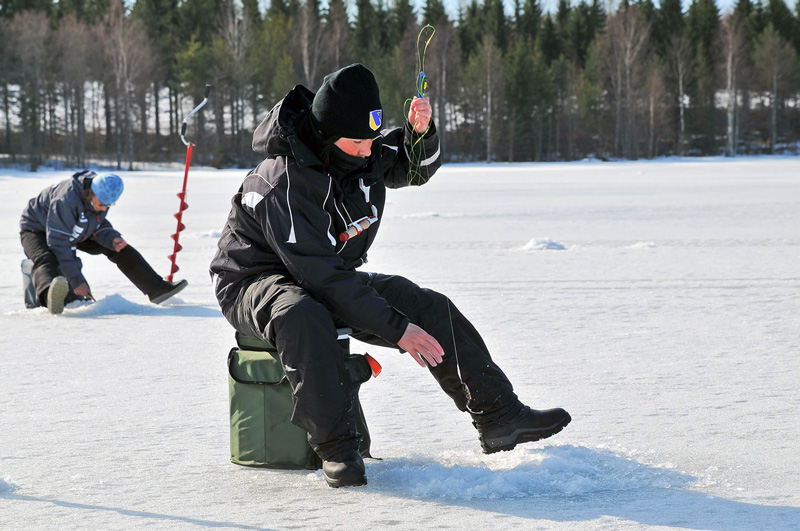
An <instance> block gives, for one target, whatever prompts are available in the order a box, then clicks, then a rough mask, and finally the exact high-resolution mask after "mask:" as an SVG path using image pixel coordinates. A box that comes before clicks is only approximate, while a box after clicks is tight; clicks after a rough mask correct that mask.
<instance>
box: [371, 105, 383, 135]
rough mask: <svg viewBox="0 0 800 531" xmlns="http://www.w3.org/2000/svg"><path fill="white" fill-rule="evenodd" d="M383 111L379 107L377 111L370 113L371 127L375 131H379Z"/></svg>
mask: <svg viewBox="0 0 800 531" xmlns="http://www.w3.org/2000/svg"><path fill="white" fill-rule="evenodd" d="M382 114H383V111H382V110H380V109H378V110H377V111H372V112H370V113H369V127H370V129H372V130H373V131H377V130H378V128H379V127H380V126H381V121H382V120H381V115H382Z"/></svg>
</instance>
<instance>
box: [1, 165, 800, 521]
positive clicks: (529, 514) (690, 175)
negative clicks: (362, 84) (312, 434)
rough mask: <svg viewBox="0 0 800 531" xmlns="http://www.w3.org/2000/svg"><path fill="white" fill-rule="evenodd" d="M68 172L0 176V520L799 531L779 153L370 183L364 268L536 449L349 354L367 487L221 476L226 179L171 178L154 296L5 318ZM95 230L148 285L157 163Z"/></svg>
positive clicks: (98, 293) (418, 380)
mask: <svg viewBox="0 0 800 531" xmlns="http://www.w3.org/2000/svg"><path fill="white" fill-rule="evenodd" d="M70 174H71V172H63V171H58V172H56V171H40V172H39V173H36V174H29V173H25V172H17V171H11V170H3V169H0V197H2V201H1V202H0V227H2V229H0V270H2V271H4V272H5V275H3V277H2V279H1V280H0V345H2V347H3V348H2V352H3V353H2V358H0V529H4V530H5V529H8V530H30V529H59V530H69V529H98V530H100V529H101V530H116V529H119V530H129V529H145V528H146V529H170V530H171V529H202V528H221V529H247V530H251V529H252V530H256V529H315V530H316V529H347V530H349V529H354V530H361V529H364V530H375V529H385V528H389V529H398V530H400V529H403V530H405V529H441V530H445V529H459V530H464V529H475V530H480V529H489V528H494V529H548V530H550V529H553V530H599V529H603V530H606V529H608V530H617V529H624V530H640V529H653V528H659V529H711V530H750V529H752V530H770V531H771V530H785V529H800V442H798V441H800V390H798V383H799V382H800V361H799V360H798V356H799V355H800V159H792V158H776V159H769V158H746V159H737V160H723V159H708V160H684V161H661V162H626V163H600V162H597V163H586V162H582V163H569V164H519V165H500V164H495V165H488V166H487V165H451V166H445V167H444V168H443V169H442V170H441V171H440V172H439V173H438V174H437V175H436V176H435V177H434V179H433V180H432V181H431V182H430V183H429V184H427V185H426V186H424V187H421V188H418V189H403V190H396V191H390V192H389V194H388V203H387V208H386V214H385V217H384V219H383V220H382V223H381V224H382V227H381V233H380V235H379V236H378V239H377V242H376V244H375V246H374V247H373V249H372V251H371V253H370V263H369V264H367V265H366V266H365V267H364V268H363V269H364V270H374V271H380V272H383V273H396V274H401V275H403V276H406V277H408V278H410V279H412V280H414V281H415V282H416V283H418V284H420V285H423V286H426V287H430V288H433V289H437V290H439V291H442V292H444V293H446V294H448V295H449V296H450V297H451V299H452V300H453V301H454V302H455V304H456V305H458V307H459V308H460V309H461V310H462V312H464V313H465V314H466V315H467V316H468V317H470V319H471V320H472V321H473V323H474V324H475V325H476V327H477V328H478V330H480V331H481V333H482V334H483V336H484V339H485V340H486V343H487V344H488V345H489V347H490V349H491V351H492V353H493V356H494V358H495V359H496V360H497V362H498V364H499V365H500V366H501V367H502V368H503V369H504V370H505V372H506V373H507V374H508V375H509V377H510V379H511V380H512V382H513V383H514V385H515V389H516V391H517V393H518V394H519V395H520V397H521V398H522V399H523V401H525V402H526V403H528V404H529V405H531V406H533V407H537V408H545V407H555V406H562V407H564V408H566V409H567V410H568V411H569V412H570V413H571V414H572V417H573V422H572V424H570V425H569V426H568V427H567V428H566V429H565V430H564V431H563V432H561V433H560V434H558V435H556V436H555V437H553V438H551V439H548V440H546V441H543V442H540V443H533V444H527V445H523V446H520V447H518V448H517V449H516V450H514V451H513V452H504V453H500V454H495V455H491V456H485V455H483V454H481V452H480V446H479V443H478V439H477V434H476V432H475V431H474V429H473V428H472V426H471V423H470V419H469V417H468V416H467V415H465V414H462V413H460V412H459V411H458V410H456V409H455V407H454V406H453V405H452V403H451V402H450V400H449V399H448V398H447V397H446V396H445V395H444V393H442V392H441V391H440V390H439V389H438V386H437V385H436V384H435V382H434V381H433V379H432V378H431V377H430V376H429V375H427V374H426V372H425V370H424V369H420V368H419V366H417V365H416V363H414V361H413V360H412V359H411V358H410V357H409V356H407V355H401V354H399V353H397V352H396V351H391V350H388V349H380V348H377V347H372V346H366V345H363V344H360V343H356V342H353V345H352V350H353V351H354V352H363V351H369V352H370V354H372V355H373V356H375V357H376V358H377V359H378V360H379V361H380V362H381V363H382V364H383V366H384V372H383V374H382V375H381V376H380V377H379V378H377V379H375V380H373V381H371V382H369V383H367V384H365V385H364V386H363V387H362V391H361V399H362V403H363V405H364V409H365V413H366V417H367V421H368V423H369V426H370V431H371V434H372V439H373V454H374V455H376V456H378V457H381V458H383V460H381V461H368V462H367V475H368V477H369V485H368V486H366V487H364V488H358V489H331V488H328V487H327V486H326V485H325V482H324V480H323V479H322V476H321V473H319V472H309V471H288V472H287V471H277V470H266V469H248V468H243V467H239V466H237V465H233V464H231V463H230V462H229V455H230V454H229V453H228V451H229V449H228V443H229V441H228V410H227V407H228V404H227V394H228V383H227V375H226V367H225V360H226V355H227V352H228V350H229V349H230V348H231V347H232V346H233V345H234V341H233V330H232V329H231V328H230V326H229V325H228V324H227V322H226V321H225V319H224V318H223V317H222V315H221V313H220V312H219V309H218V307H217V304H216V300H215V299H214V295H213V292H212V289H211V284H210V279H209V276H208V273H207V268H208V263H209V261H210V260H211V257H212V256H213V254H214V251H215V246H216V241H217V238H218V236H219V232H220V230H221V229H222V226H223V224H224V221H225V217H226V215H227V212H228V209H229V202H230V197H231V196H232V194H233V193H234V192H235V191H236V190H237V188H238V186H239V183H240V181H241V179H242V178H243V176H244V174H245V172H244V171H241V170H224V171H214V170H210V169H206V168H196V169H192V170H191V172H190V174H189V186H188V194H187V202H188V203H189V205H190V207H189V209H188V210H187V211H186V212H185V213H184V218H183V220H184V223H185V224H186V230H185V231H184V232H182V233H181V237H180V238H181V240H180V241H181V244H182V245H183V247H184V249H183V251H181V252H180V253H179V254H178V260H177V261H178V264H179V266H180V267H181V270H180V271H179V272H178V273H177V274H176V278H186V279H188V280H189V283H190V285H189V287H188V288H187V289H186V290H185V291H183V292H182V293H181V294H180V295H179V296H178V297H177V298H176V299H174V300H172V301H169V302H168V303H165V304H164V305H162V306H154V305H152V304H150V303H149V302H148V301H147V298H146V297H144V296H143V295H142V294H141V293H139V292H138V291H137V290H136V289H135V288H134V287H133V286H132V285H131V284H129V283H128V282H127V280H126V279H125V278H124V277H123V276H122V274H121V273H119V272H118V271H117V270H116V268H115V267H114V266H113V265H112V264H111V263H110V262H108V261H107V260H105V259H104V258H102V257H93V256H88V255H85V254H82V255H81V256H82V259H83V263H84V272H85V274H86V277H87V279H88V280H89V283H90V285H91V287H92V291H93V293H94V295H95V297H96V298H97V299H98V300H97V302H96V303H94V304H90V305H88V304H84V305H81V304H74V305H70V306H68V307H67V309H66V310H65V311H64V313H63V314H62V315H60V316H53V315H50V314H49V313H48V312H47V311H46V310H45V309H36V310H26V309H25V308H24V305H23V300H22V293H21V275H20V272H19V264H20V260H21V259H22V257H23V253H22V248H21V246H20V243H19V234H18V232H19V230H18V220H19V215H20V213H21V211H22V209H23V207H24V205H25V203H26V202H27V200H28V199H29V198H31V197H33V196H34V195H36V194H37V193H38V192H39V191H40V190H41V189H43V188H44V187H46V186H48V185H50V184H53V183H55V182H57V181H59V180H62V179H66V178H68V177H69V176H70ZM120 175H121V176H122V177H123V179H124V180H125V185H126V188H125V193H124V194H123V196H122V198H121V200H120V201H119V203H118V204H117V206H115V207H113V208H112V209H111V212H110V214H109V220H110V221H111V222H112V224H113V225H114V226H115V228H117V229H118V230H119V231H120V232H122V234H123V236H124V237H125V238H126V240H128V242H129V243H131V244H132V245H133V246H134V247H136V248H137V249H138V250H139V251H140V252H141V253H142V254H143V255H144V256H145V257H146V258H147V259H148V260H149V261H150V262H151V264H152V265H153V266H154V267H155V268H156V269H157V270H158V271H159V272H161V273H163V274H166V273H167V272H168V267H169V262H168V259H167V255H169V254H170V253H171V252H172V240H171V239H170V235H171V234H172V233H173V232H175V223H176V222H175V219H174V218H173V214H174V213H175V212H176V211H177V208H178V199H177V197H176V196H175V193H176V192H178V191H180V186H181V183H182V179H183V171H182V170H179V171H171V170H169V171H167V170H161V171H139V172H133V173H128V172H120Z"/></svg>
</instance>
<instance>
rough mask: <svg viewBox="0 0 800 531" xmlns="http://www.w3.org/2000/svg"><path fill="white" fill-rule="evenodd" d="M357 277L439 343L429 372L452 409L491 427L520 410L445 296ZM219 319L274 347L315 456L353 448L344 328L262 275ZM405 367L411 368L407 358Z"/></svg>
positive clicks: (284, 281)
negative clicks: (439, 355) (341, 338)
mask: <svg viewBox="0 0 800 531" xmlns="http://www.w3.org/2000/svg"><path fill="white" fill-rule="evenodd" d="M359 276H360V277H361V279H362V281H363V282H364V283H365V284H369V285H371V286H372V287H373V288H374V289H375V290H376V291H377V292H378V294H379V295H380V296H382V297H383V298H385V299H386V300H387V301H388V302H389V304H391V305H392V306H393V307H395V308H396V309H398V310H399V311H401V312H403V313H404V314H405V315H406V316H407V317H408V318H409V319H410V320H411V322H412V323H414V324H416V325H418V326H420V327H421V328H422V329H423V330H425V331H426V332H428V333H429V334H431V335H432V336H433V337H435V338H436V339H437V341H439V343H440V344H441V345H442V348H443V349H444V352H445V356H444V358H443V360H442V363H440V364H439V365H437V366H436V367H429V370H430V372H431V374H432V375H433V377H434V378H435V379H436V381H437V382H438V383H439V385H440V386H441V388H442V389H443V390H444V392H445V393H447V394H448V395H449V396H450V397H451V398H452V399H453V401H454V402H455V404H456V407H458V409H460V410H461V411H470V413H472V414H473V416H478V417H479V418H482V419H484V420H489V421H490V420H491V419H492V418H496V417H500V416H502V415H503V414H504V413H506V412H507V411H509V410H510V409H511V408H513V407H514V406H516V405H517V404H518V399H517V396H516V395H515V394H514V391H513V388H512V386H511V383H510V382H509V380H508V378H507V377H506V375H505V374H503V371H502V370H501V369H500V368H499V367H498V366H497V365H496V364H495V363H494V362H493V361H492V358H491V356H490V355H489V351H488V349H487V348H486V345H485V344H484V342H483V339H481V337H480V335H479V334H478V332H477V330H475V328H474V327H473V326H472V324H471V323H470V322H469V321H468V320H467V318H466V317H464V315H463V314H461V312H459V311H458V309H457V308H456V307H455V305H454V304H453V303H452V302H451V301H450V300H449V299H448V298H447V297H445V296H444V295H442V294H440V293H437V292H435V291H432V290H429V289H423V288H420V287H419V286H417V285H416V284H414V283H413V282H411V281H410V280H407V279H405V278H403V277H400V276H389V275H379V274H369V273H359ZM223 313H224V314H225V317H226V318H227V319H228V321H229V322H230V323H231V324H232V325H233V327H234V328H236V329H237V330H238V331H239V332H240V333H243V334H247V335H250V336H255V337H261V338H263V339H266V340H267V341H269V342H271V343H273V344H274V345H275V346H276V347H277V349H278V353H279V354H280V357H281V362H282V363H283V365H284V367H285V369H286V374H287V377H288V379H289V383H290V384H291V386H292V389H293V393H294V399H295V409H294V413H293V415H292V422H293V423H294V424H296V425H298V426H300V427H301V428H303V429H305V430H306V431H307V432H308V433H309V442H310V443H311V446H312V447H313V448H314V450H315V451H316V452H317V453H318V454H319V455H320V457H322V458H323V459H327V458H331V457H333V456H335V455H336V454H337V453H339V452H341V451H342V450H344V449H348V448H355V447H357V444H358V435H357V433H356V430H355V424H354V420H353V417H352V414H351V413H350V404H351V400H352V399H351V390H350V389H349V388H348V387H347V384H346V383H345V382H346V378H343V377H342V375H343V374H344V366H343V365H344V358H343V352H342V349H341V348H340V347H339V346H338V344H337V342H336V327H337V326H349V325H347V323H344V322H342V321H340V320H339V319H338V318H337V317H336V316H335V315H332V314H331V312H330V311H329V310H328V309H327V308H326V307H325V306H323V305H322V304H321V303H319V302H317V301H316V300H315V299H314V298H313V297H311V296H310V295H309V294H308V293H306V292H305V290H303V289H302V288H300V287H299V286H297V285H296V284H295V283H294V282H293V281H292V280H291V278H288V277H286V276H284V275H280V274H278V275H275V274H273V275H267V274H265V275H262V276H260V277H258V278H256V279H254V281H252V282H250V283H249V284H246V285H245V286H243V287H242V289H241V292H240V294H239V297H238V298H237V300H236V302H235V303H234V304H232V305H231V307H229V308H227V309H226V310H225V311H224V312H223ZM351 336H352V337H354V338H355V339H358V340H360V341H364V342H366V343H370V344H374V345H380V346H388V347H395V348H397V345H390V344H388V343H387V342H386V341H385V340H383V339H381V338H379V337H377V336H375V335H373V334H370V333H366V332H364V331H360V330H354V331H353V334H351ZM456 354H457V356H456ZM456 357H457V360H458V363H456ZM408 362H409V363H415V362H414V361H413V360H411V359H410V357H409V360H408ZM459 368H460V373H461V377H460V378H459ZM462 378H463V382H464V384H466V387H467V389H468V395H469V396H467V393H465V390H464V388H463V387H462Z"/></svg>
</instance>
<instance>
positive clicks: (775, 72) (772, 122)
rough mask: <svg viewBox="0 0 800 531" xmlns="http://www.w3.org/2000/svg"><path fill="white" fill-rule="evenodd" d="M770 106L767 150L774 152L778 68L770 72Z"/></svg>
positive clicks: (776, 135)
mask: <svg viewBox="0 0 800 531" xmlns="http://www.w3.org/2000/svg"><path fill="white" fill-rule="evenodd" d="M771 97H772V108H771V109H770V118H769V152H770V153H775V144H776V143H777V141H778V70H777V69H775V70H773V72H772V94H771Z"/></svg>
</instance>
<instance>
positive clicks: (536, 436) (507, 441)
mask: <svg viewBox="0 0 800 531" xmlns="http://www.w3.org/2000/svg"><path fill="white" fill-rule="evenodd" d="M570 421H572V419H571V418H566V419H564V420H563V421H561V422H559V423H558V424H555V425H553V426H550V427H547V428H542V429H541V430H537V431H531V430H517V431H515V432H514V433H512V434H510V435H508V436H507V437H497V438H496V439H490V440H488V441H481V448H482V449H483V453H485V454H494V453H497V452H507V451H509V450H513V449H514V448H515V447H516V446H517V445H518V444H522V443H526V442H535V441H541V440H542V439H547V438H548V437H552V436H553V435H555V434H556V433H558V432H560V431H561V430H563V429H564V428H566V427H567V424H569V423H570Z"/></svg>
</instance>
